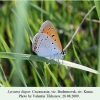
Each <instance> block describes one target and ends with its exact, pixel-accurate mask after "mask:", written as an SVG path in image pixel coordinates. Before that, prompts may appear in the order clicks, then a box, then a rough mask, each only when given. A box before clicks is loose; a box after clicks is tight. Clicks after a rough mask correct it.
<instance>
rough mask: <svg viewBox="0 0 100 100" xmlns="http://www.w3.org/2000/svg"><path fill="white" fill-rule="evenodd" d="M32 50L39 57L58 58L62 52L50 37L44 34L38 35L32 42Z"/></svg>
mask: <svg viewBox="0 0 100 100" xmlns="http://www.w3.org/2000/svg"><path fill="white" fill-rule="evenodd" d="M32 50H33V51H34V52H35V53H37V54H38V55H39V56H44V57H50V58H58V56H57V55H58V54H60V50H59V49H58V46H57V45H56V44H55V41H53V40H52V38H51V37H50V36H48V35H47V34H43V33H37V34H36V35H35V36H34V38H33V41H32Z"/></svg>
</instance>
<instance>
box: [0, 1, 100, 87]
mask: <svg viewBox="0 0 100 100" xmlns="http://www.w3.org/2000/svg"><path fill="white" fill-rule="evenodd" d="M99 3H100V2H99V1H98V2H94V1H71V0H70V1H63V0H53V1H42V0H41V1H37V0H36V1H28V2H25V1H22V2H19V1H0V53H1V54H3V53H4V52H10V54H12V53H20V54H31V55H36V54H35V53H34V52H32V44H31V39H32V38H33V37H34V35H35V34H36V33H37V32H38V30H39V28H40V26H41V24H42V23H43V22H44V21H45V20H50V21H51V22H52V23H53V25H54V26H55V28H56V30H57V33H58V35H59V37H60V40H61V43H62V46H63V48H64V47H65V46H66V45H67V43H68V42H69V41H70V39H71V37H72V35H73V34H74V32H75V31H76V29H77V28H78V26H79V24H80V23H81V21H82V19H83V17H84V16H85V15H86V14H87V12H88V11H89V10H90V9H91V8H92V7H93V6H94V5H95V4H96V8H95V9H94V10H93V11H92V12H91V13H90V14H89V16H88V17H87V18H86V19H85V21H84V23H83V24H82V26H81V28H80V30H79V31H78V33H77V34H76V36H75V38H74V40H73V42H72V44H71V45H70V46H69V47H68V48H67V50H66V55H65V56H64V60H67V61H71V62H74V63H78V64H82V65H84V66H88V67H90V68H92V69H95V70H98V67H99V61H98V60H99V49H98V45H99V34H100V26H99V23H100V22H99V21H98V20H99V17H100V16H99V17H98V15H100V11H99V10H98V12H97V11H96V9H99V6H98V5H99ZM2 52H3V53H2ZM6 56H7V55H6V54H5V55H4V56H3V57H0V86H11V87H12V86H36V87H39V86H40V87H41V86H52V87H54V86H64V87H72V86H77V87H79V86H99V85H100V84H99V82H98V79H99V78H98V76H97V75H95V74H93V73H90V72H85V71H83V70H79V69H74V68H70V67H69V71H67V70H66V68H65V67H64V66H62V65H57V64H49V65H47V64H46V63H45V62H39V61H34V60H33V61H29V60H20V59H17V58H16V59H15V60H14V59H10V58H8V59H7V58H6ZM23 59H24V57H23ZM70 75H71V77H72V78H73V81H72V79H71V77H70Z"/></svg>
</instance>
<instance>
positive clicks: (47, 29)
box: [38, 20, 62, 52]
mask: <svg viewBox="0 0 100 100" xmlns="http://www.w3.org/2000/svg"><path fill="white" fill-rule="evenodd" d="M38 33H43V34H47V35H49V36H50V37H51V38H52V39H53V41H54V42H55V44H56V45H57V46H58V48H59V50H60V52H62V45H61V42H60V39H59V37H58V34H57V32H56V30H55V28H54V26H53V24H52V23H51V22H50V21H48V20H47V21H45V22H44V23H43V24H42V25H41V27H40V30H39V32H38Z"/></svg>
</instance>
